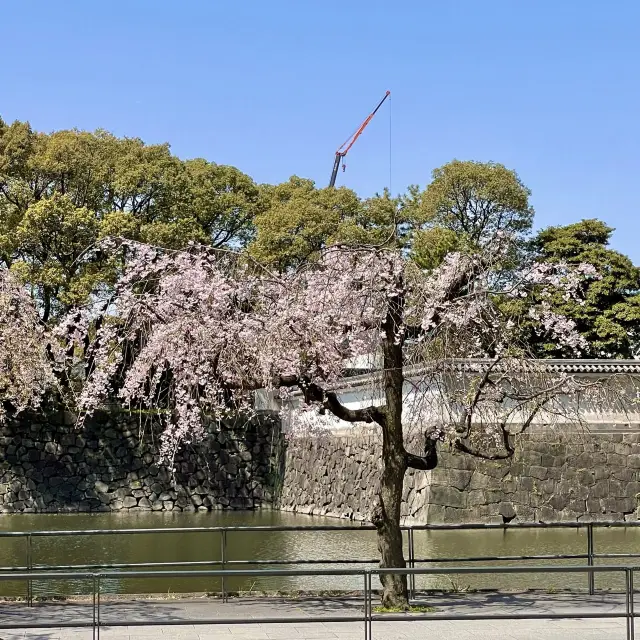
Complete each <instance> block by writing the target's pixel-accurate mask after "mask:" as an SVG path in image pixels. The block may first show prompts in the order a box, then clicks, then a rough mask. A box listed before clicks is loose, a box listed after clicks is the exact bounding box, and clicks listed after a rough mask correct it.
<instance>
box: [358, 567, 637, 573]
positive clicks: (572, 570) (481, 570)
mask: <svg viewBox="0 0 640 640" xmlns="http://www.w3.org/2000/svg"><path fill="white" fill-rule="evenodd" d="M627 569H633V570H634V571H638V570H640V567H635V566H634V567H630V566H625V565H604V564H601V565H586V566H584V565H557V564H556V565H547V566H533V567H532V566H500V565H497V566H485V567H439V568H431V567H429V568H419V567H415V568H409V567H407V568H395V567H394V568H384V569H383V568H379V569H369V571H370V573H371V574H372V575H383V574H402V575H444V574H465V573H591V572H594V573H608V572H612V573H613V572H616V571H620V572H622V571H626V570H627Z"/></svg>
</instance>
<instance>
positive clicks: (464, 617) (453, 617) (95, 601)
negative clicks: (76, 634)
mask: <svg viewBox="0 0 640 640" xmlns="http://www.w3.org/2000/svg"><path fill="white" fill-rule="evenodd" d="M639 570H640V567H636V566H605V565H600V566H591V565H585V566H562V567H560V566H528V567H514V566H480V567H478V566H476V567H433V568H407V569H351V570H349V569H300V570H294V569H244V570H243V569H227V570H220V569H218V570H215V569H214V570H198V571H160V572H158V571H124V572H123V571H109V572H99V573H79V572H72V573H69V572H67V573H60V572H45V573H18V574H7V573H5V574H1V575H0V581H2V580H15V579H24V580H28V579H37V580H45V581H47V580H63V579H70V578H73V579H78V578H80V579H86V580H87V581H90V582H91V585H92V600H91V610H90V615H88V616H86V618H85V619H80V620H67V621H59V620H56V621H55V622H54V621H52V622H48V623H47V622H40V623H38V622H29V621H25V622H18V623H16V622H11V623H4V622H0V630H9V629H48V628H52V627H54V626H55V627H57V628H91V629H92V633H93V639H94V640H99V639H100V630H101V628H114V627H129V626H137V627H148V626H182V625H236V624H296V623H298V624H309V623H314V622H316V623H326V622H335V623H343V622H362V623H363V630H364V638H365V640H373V638H374V628H373V624H374V623H375V622H379V621H397V622H411V623H415V622H418V621H422V622H425V621H438V620H440V621H445V620H446V621H470V620H483V621H491V620H575V619H582V620H587V619H622V618H624V619H625V620H626V638H627V640H634V638H635V618H636V617H637V616H636V614H635V607H634V574H635V572H636V571H639ZM605 572H613V573H623V574H624V576H625V590H624V593H625V601H624V611H607V612H597V611H594V612H588V611H576V612H574V613H570V612H564V613H551V612H548V611H547V612H543V613H518V612H514V613H493V614H492V613H467V614H464V613H463V614H456V613H446V612H445V613H438V612H437V611H436V612H435V613H423V614H417V615H416V614H412V615H410V616H407V615H403V614H386V613H376V612H375V610H374V607H373V597H374V589H373V587H372V577H373V576H381V575H383V574H406V575H408V576H416V575H446V574H452V573H457V574H461V573H463V574H525V573H529V574H530V573H543V574H546V573H585V574H589V573H605ZM336 575H339V576H360V577H361V578H362V580H363V592H362V595H363V604H362V610H361V613H360V615H357V616H353V615H352V616H344V615H321V616H304V617H303V616H291V617H283V616H279V617H260V618H221V617H212V618H200V617H198V618H196V619H187V618H185V619H169V620H139V619H137V620H131V619H122V617H121V615H119V618H118V619H117V620H103V619H102V618H101V612H102V611H103V609H102V607H103V605H102V604H101V597H100V596H101V584H102V582H103V581H104V580H106V579H113V578H124V577H126V578H149V577H154V578H156V577H166V578H170V577H182V578H192V579H193V578H203V577H209V578H215V577H219V578H223V577H251V576H273V577H277V576H303V577H304V576H336Z"/></svg>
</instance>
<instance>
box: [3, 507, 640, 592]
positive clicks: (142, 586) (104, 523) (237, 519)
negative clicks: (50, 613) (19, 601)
mask: <svg viewBox="0 0 640 640" xmlns="http://www.w3.org/2000/svg"><path fill="white" fill-rule="evenodd" d="M234 525H251V526H264V525H267V526H268V525H287V526H288V525H294V526H312V525H328V526H345V525H349V522H347V521H344V520H338V519H334V518H321V517H317V516H305V515H296V514H289V513H283V512H277V511H270V510H263V511H253V512H225V511H215V512H210V513H157V512H137V513H114V514H108V513H107V514H65V515H62V514H61V515H52V514H12V515H4V516H2V517H1V520H0V530H4V531H34V530H50V531H54V530H67V531H69V530H86V529H92V530H93V529H100V530H104V529H112V530H113V529H115V530H120V529H146V528H171V527H215V526H234ZM414 535H415V548H416V556H417V557H419V558H445V557H453V558H464V557H470V556H497V555H539V554H579V553H585V552H586V549H587V536H586V530H573V529H559V530H558V529H556V530H551V529H546V530H545V529H532V530H508V531H503V530H484V531H483V530H474V531H416V532H415V534H414ZM595 550H596V552H614V553H621V552H629V553H640V528H635V529H631V528H629V529H596V533H595ZM376 557H377V547H376V537H375V532H373V531H366V530H362V529H361V527H360V526H359V525H358V524H354V525H353V527H352V528H351V529H350V530H348V531H251V532H247V531H235V532H234V531H232V532H228V533H227V540H226V560H227V561H234V560H284V561H288V564H286V565H285V566H284V567H278V568H299V565H296V560H299V559H305V560H310V559H316V560H320V559H321V560H345V559H369V560H374V559H375V558H376ZM220 559H221V534H220V533H219V532H184V533H163V534H160V533H156V534H148V533H141V534H135V535H122V534H116V535H104V534H101V535H96V536H88V535H77V536H76V535H74V536H60V537H55V536H52V537H33V538H32V562H33V565H34V567H37V566H39V565H40V566H42V565H49V566H51V565H81V564H103V563H104V564H110V563H111V564H112V563H143V562H183V561H210V562H212V563H214V562H218V561H220ZM617 562H618V563H620V564H622V563H627V564H628V563H631V564H633V563H634V561H633V560H628V561H624V560H618V561H617ZM26 563H27V543H26V540H25V539H24V538H1V539H0V565H2V566H5V567H6V566H25V565H26ZM561 563H565V564H586V561H585V560H583V559H582V560H562V561H549V560H545V561H511V562H505V561H501V562H488V561H485V562H482V563H475V564H476V565H480V564H482V565H491V564H493V565H495V564H502V565H518V564H520V565H525V564H528V565H540V564H547V565H549V564H561ZM598 563H599V564H614V561H611V560H606V561H605V560H601V561H598ZM458 564H465V563H463V562H461V563H458ZM467 564H469V563H467ZM250 566H251V565H250ZM329 566H330V565H320V566H319V567H318V568H322V567H327V568H328V567H329ZM334 566H336V565H334ZM339 566H340V567H344V568H362V567H363V566H372V567H373V566H375V565H374V564H372V565H358V564H353V563H346V564H340V565H339ZM422 566H427V565H422ZM429 566H453V563H445V564H443V563H438V564H437V565H436V564H432V565H429ZM219 567H220V565H219V564H218V565H216V564H212V565H211V567H210V568H219ZM175 568H176V569H179V568H180V567H175ZM199 568H204V567H199ZM228 568H239V567H237V566H236V567H234V566H231V565H228ZM274 568H275V567H274ZM596 581H597V587H599V588H600V587H602V588H621V587H622V585H623V581H622V578H621V576H614V575H612V574H606V575H598V576H596ZM586 584H587V578H586V576H583V575H576V574H555V575H549V574H547V575H542V574H534V575H532V574H529V575H525V576H517V575H483V576H471V575H465V576H450V577H445V576H420V577H418V578H417V586H418V587H430V588H447V589H451V588H453V589H458V590H465V589H468V588H500V589H524V588H543V589H549V590H560V589H564V588H573V589H584V588H585V587H586ZM225 587H226V589H227V590H230V591H237V590H252V589H253V590H261V591H263V590H297V589H304V590H317V589H321V590H330V589H360V588H362V578H360V577H335V576H314V577H309V576H307V577H260V578H254V577H251V578H227V579H226V583H225ZM90 588H91V587H90V585H88V584H86V583H83V582H82V581H80V580H74V581H65V582H60V581H57V582H55V583H52V582H44V581H37V582H35V583H34V585H33V590H34V594H35V595H70V594H75V593H88V592H90ZM220 589H221V581H220V579H218V578H215V579H213V578H200V577H198V578H166V577H163V578H162V579H159V578H143V579H141V578H137V579H136V578H127V579H118V580H116V579H109V580H106V581H105V584H104V585H102V590H103V591H104V592H107V593H164V594H171V593H181V592H218V591H220ZM25 592H26V585H25V584H24V583H20V582H18V581H11V582H0V595H4V596H22V595H24V594H25Z"/></svg>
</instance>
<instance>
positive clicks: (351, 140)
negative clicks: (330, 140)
mask: <svg viewBox="0 0 640 640" xmlns="http://www.w3.org/2000/svg"><path fill="white" fill-rule="evenodd" d="M390 95H391V91H387V93H385V94H384V98H382V100H380V102H379V103H378V106H377V107H376V108H375V109H374V110H373V111H372V112H371V113H370V114H369V116H368V117H367V119H366V120H365V121H364V122H363V123H362V124H361V125H360V126H359V127H358V129H357V130H356V132H355V133H354V134H352V135H351V136H349V137H348V138H347V139H346V140H345V141H344V142H343V143H342V144H341V145H340V147H339V148H338V150H337V151H336V157H335V160H334V161H333V170H332V171H331V180H329V186H330V187H335V186H336V178H337V177H338V169H339V168H340V163H342V170H343V171H344V170H345V169H346V168H347V166H346V165H345V164H344V159H345V157H346V155H347V153H349V149H351V147H353V145H354V144H355V142H356V140H357V139H358V138H359V137H360V136H361V135H362V132H363V131H364V130H365V129H366V128H367V125H368V124H369V123H370V122H371V119H372V118H373V116H375V115H376V113H377V111H378V109H379V108H380V107H381V106H382V104H383V102H384V101H385V100H386V99H387V98H388V97H389V96H390Z"/></svg>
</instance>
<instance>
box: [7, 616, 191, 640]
mask: <svg viewBox="0 0 640 640" xmlns="http://www.w3.org/2000/svg"><path fill="white" fill-rule="evenodd" d="M191 624H194V623H191ZM93 626H95V625H94V624H93V622H86V621H81V620H71V621H68V622H58V621H55V622H53V621H52V622H12V623H11V624H6V623H0V630H9V629H58V628H60V629H75V628H83V629H87V628H91V627H93ZM47 637H48V636H47Z"/></svg>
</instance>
